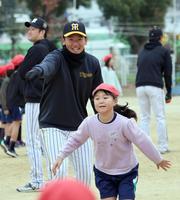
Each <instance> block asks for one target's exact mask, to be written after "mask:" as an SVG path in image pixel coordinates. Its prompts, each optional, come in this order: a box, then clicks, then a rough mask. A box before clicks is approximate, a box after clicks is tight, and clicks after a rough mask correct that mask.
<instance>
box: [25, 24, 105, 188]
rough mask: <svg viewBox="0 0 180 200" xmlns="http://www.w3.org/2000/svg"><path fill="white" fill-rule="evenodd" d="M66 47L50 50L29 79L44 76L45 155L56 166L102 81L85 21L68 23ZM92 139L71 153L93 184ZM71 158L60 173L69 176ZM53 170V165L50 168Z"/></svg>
mask: <svg viewBox="0 0 180 200" xmlns="http://www.w3.org/2000/svg"><path fill="white" fill-rule="evenodd" d="M62 40H63V41H62V42H63V45H64V46H63V48H62V49H58V50H55V51H53V52H52V53H50V54H48V55H47V56H46V57H45V59H44V60H43V61H42V62H41V63H40V64H38V65H36V66H35V67H34V68H33V69H32V70H31V71H29V72H28V73H27V75H26V77H27V79H28V80H34V79H36V78H38V77H43V78H44V80H45V85H44V88H43V94H42V98H41V102H40V115H39V124H40V129H41V136H42V141H43V144H44V147H45V148H44V149H45V150H46V151H45V156H46V158H47V159H48V160H49V163H50V164H49V165H50V166H52V165H53V163H54V162H55V160H56V158H57V156H58V153H59V151H60V149H61V148H62V146H63V145H64V144H65V143H66V141H67V140H68V138H69V137H71V135H72V134H74V132H75V131H76V130H77V128H78V126H79V124H80V123H81V122H82V121H83V119H84V118H86V117H87V115H88V113H87V110H86V106H87V102H88V99H89V98H90V99H91V97H92V96H91V94H92V91H93V90H94V89H95V88H96V87H97V85H99V84H100V83H101V82H102V76H101V69H100V64H99V61H98V59H97V58H95V57H94V56H92V55H90V54H88V53H87V52H85V45H86V43H87V36H86V30H85V26H84V24H83V23H80V22H77V21H73V22H69V23H67V24H65V26H64V30H63V39H62ZM90 142H91V141H90V140H88V141H87V142H86V143H85V144H84V145H82V146H81V148H79V149H78V150H76V151H75V152H74V153H73V154H72V155H71V157H70V159H71V160H72V162H73V167H74V171H75V173H76V178H77V179H79V180H81V181H83V182H84V183H86V184H90V181H91V174H92V164H91V163H92V162H91V161H92V147H91V143H90ZM67 164H68V163H67V162H65V163H63V165H62V167H61V169H60V170H59V171H58V172H57V176H56V177H53V178H59V177H65V176H67V170H68V168H67ZM49 171H50V172H51V168H49Z"/></svg>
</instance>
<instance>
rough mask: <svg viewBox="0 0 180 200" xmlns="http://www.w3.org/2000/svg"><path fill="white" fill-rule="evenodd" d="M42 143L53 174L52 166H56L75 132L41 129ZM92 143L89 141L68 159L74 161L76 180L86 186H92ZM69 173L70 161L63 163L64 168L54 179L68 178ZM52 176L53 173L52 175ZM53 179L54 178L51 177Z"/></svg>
mask: <svg viewBox="0 0 180 200" xmlns="http://www.w3.org/2000/svg"><path fill="white" fill-rule="evenodd" d="M40 132H41V136H42V142H43V146H44V148H43V149H44V151H45V156H46V159H47V158H48V159H49V166H51V167H50V168H49V171H50V173H51V168H52V165H53V164H54V162H55V160H56V159H57V156H58V154H59V152H60V150H61V148H62V147H63V146H64V144H65V143H66V142H67V140H68V138H69V137H71V135H72V134H74V133H75V132H74V131H64V130H60V129H56V128H43V129H40ZM92 155H93V151H92V141H91V140H90V139H89V140H87V142H86V143H85V144H83V145H82V146H81V147H79V148H78V149H77V150H75V151H74V152H73V153H72V154H71V155H70V156H69V157H68V158H69V159H70V160H71V161H72V164H73V168H74V172H75V173H76V178H77V179H78V180H81V181H83V182H84V183H85V184H88V185H90V183H91V175H92V158H93V156H92ZM67 172H68V159H67V158H66V159H65V160H64V161H63V164H62V166H61V167H60V169H59V170H58V172H57V174H56V176H55V177H53V179H55V178H59V177H67V175H68V174H67ZM51 174H52V173H51ZM51 178H52V177H51Z"/></svg>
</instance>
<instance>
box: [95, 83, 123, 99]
mask: <svg viewBox="0 0 180 200" xmlns="http://www.w3.org/2000/svg"><path fill="white" fill-rule="evenodd" d="M99 90H106V91H108V92H111V93H112V94H113V95H114V96H115V97H118V96H119V91H118V90H117V89H116V88H115V87H114V86H113V85H109V84H107V83H101V84H100V85H98V86H97V87H96V88H95V89H94V91H93V92H92V95H93V96H94V94H95V93H96V92H97V91H99Z"/></svg>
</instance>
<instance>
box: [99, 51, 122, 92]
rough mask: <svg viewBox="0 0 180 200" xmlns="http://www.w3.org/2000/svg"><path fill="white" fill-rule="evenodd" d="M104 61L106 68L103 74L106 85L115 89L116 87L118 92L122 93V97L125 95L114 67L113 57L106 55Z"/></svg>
mask: <svg viewBox="0 0 180 200" xmlns="http://www.w3.org/2000/svg"><path fill="white" fill-rule="evenodd" d="M103 61H104V67H102V68H101V72H102V77H103V81H104V83H107V84H111V85H113V86H114V87H116V88H117V90H118V91H119V92H120V95H121V96H122V95H123V92H122V87H121V84H120V82H119V79H118V76H117V74H116V71H115V69H114V66H113V65H114V59H113V55H112V54H108V55H106V56H105V57H104V58H103Z"/></svg>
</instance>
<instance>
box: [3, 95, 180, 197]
mask: <svg viewBox="0 0 180 200" xmlns="http://www.w3.org/2000/svg"><path fill="white" fill-rule="evenodd" d="M119 102H120V104H124V103H125V102H129V105H130V107H131V108H133V109H135V110H136V111H137V113H138V112H139V109H138V105H137V99H136V98H135V97H132V96H128V97H127V96H124V97H122V98H120V101H119ZM179 106H180V97H174V98H173V101H172V103H171V104H168V105H167V106H166V113H167V128H168V137H169V149H170V152H169V153H167V154H165V155H164V158H165V159H168V160H170V161H171V162H172V168H171V169H169V171H167V172H165V171H163V170H157V169H156V166H155V165H154V164H153V163H152V162H151V161H149V160H148V159H147V158H146V157H145V156H144V155H143V154H142V153H141V152H140V151H139V150H137V154H138V158H139V162H140V169H139V183H138V185H137V192H136V199H137V200H171V199H180V145H179V144H180V128H179V125H180V108H179ZM90 112H91V110H90ZM152 121H153V122H152V124H151V127H152V134H151V135H152V138H153V142H154V143H155V144H156V141H157V136H156V131H155V130H156V129H155V127H156V126H155V120H154V118H153V119H152ZM17 152H18V154H19V157H18V158H10V157H8V156H7V155H5V154H4V152H3V151H2V150H1V149H0V200H37V196H38V193H18V192H16V187H18V186H21V185H23V184H24V183H27V181H28V180H29V165H28V160H27V156H26V150H25V148H18V149H17ZM43 162H44V161H43ZM44 172H45V174H46V170H45V171H44ZM92 190H93V191H94V192H95V194H96V195H97V200H98V199H99V196H98V192H97V190H96V188H95V186H94V180H92Z"/></svg>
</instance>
